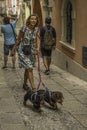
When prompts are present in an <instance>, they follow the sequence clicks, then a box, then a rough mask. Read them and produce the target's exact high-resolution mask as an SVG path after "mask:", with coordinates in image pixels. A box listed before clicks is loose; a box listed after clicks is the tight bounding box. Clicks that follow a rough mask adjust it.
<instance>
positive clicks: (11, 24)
mask: <svg viewBox="0 0 87 130" xmlns="http://www.w3.org/2000/svg"><path fill="white" fill-rule="evenodd" d="M10 25H11V28H12V30H13V34H14V37H15V40H16V34H15V31H14V28H13V26H12V24H11V23H10Z"/></svg>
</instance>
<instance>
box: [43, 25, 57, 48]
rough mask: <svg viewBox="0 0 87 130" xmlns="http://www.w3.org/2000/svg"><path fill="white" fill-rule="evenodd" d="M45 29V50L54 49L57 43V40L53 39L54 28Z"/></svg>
mask: <svg viewBox="0 0 87 130" xmlns="http://www.w3.org/2000/svg"><path fill="white" fill-rule="evenodd" d="M44 28H45V34H44V40H43V48H44V49H47V50H49V49H52V46H53V45H54V43H55V39H54V38H53V33H52V27H50V29H48V28H47V27H46V26H45V27H44Z"/></svg>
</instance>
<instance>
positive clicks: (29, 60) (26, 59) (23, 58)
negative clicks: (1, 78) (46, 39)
mask: <svg viewBox="0 0 87 130" xmlns="http://www.w3.org/2000/svg"><path fill="white" fill-rule="evenodd" d="M21 31H22V32H24V37H23V38H22V40H21V42H20V44H19V47H18V59H19V67H20V68H25V69H29V68H33V65H34V63H35V60H36V59H35V55H33V54H32V53H31V54H30V55H24V53H23V51H22V50H23V45H24V41H23V39H25V38H26V39H27V44H30V46H31V52H33V51H35V49H36V43H35V42H36V33H37V31H38V27H36V28H35V29H34V31H33V32H31V30H30V29H29V28H27V27H25V26H23V27H22V28H21Z"/></svg>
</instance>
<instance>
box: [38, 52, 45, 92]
mask: <svg viewBox="0 0 87 130" xmlns="http://www.w3.org/2000/svg"><path fill="white" fill-rule="evenodd" d="M37 60H38V75H39V83H38V86H37V90H38V89H39V88H40V86H41V85H42V86H43V87H44V88H45V84H44V83H43V82H42V77H41V70H40V56H39V54H38V53H37Z"/></svg>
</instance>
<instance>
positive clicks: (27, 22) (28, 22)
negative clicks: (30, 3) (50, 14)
mask: <svg viewBox="0 0 87 130" xmlns="http://www.w3.org/2000/svg"><path fill="white" fill-rule="evenodd" d="M32 16H36V19H37V22H36V25H35V27H36V26H38V24H39V17H38V15H37V14H31V15H30V16H29V17H28V19H27V21H26V25H30V19H31V17H32Z"/></svg>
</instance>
